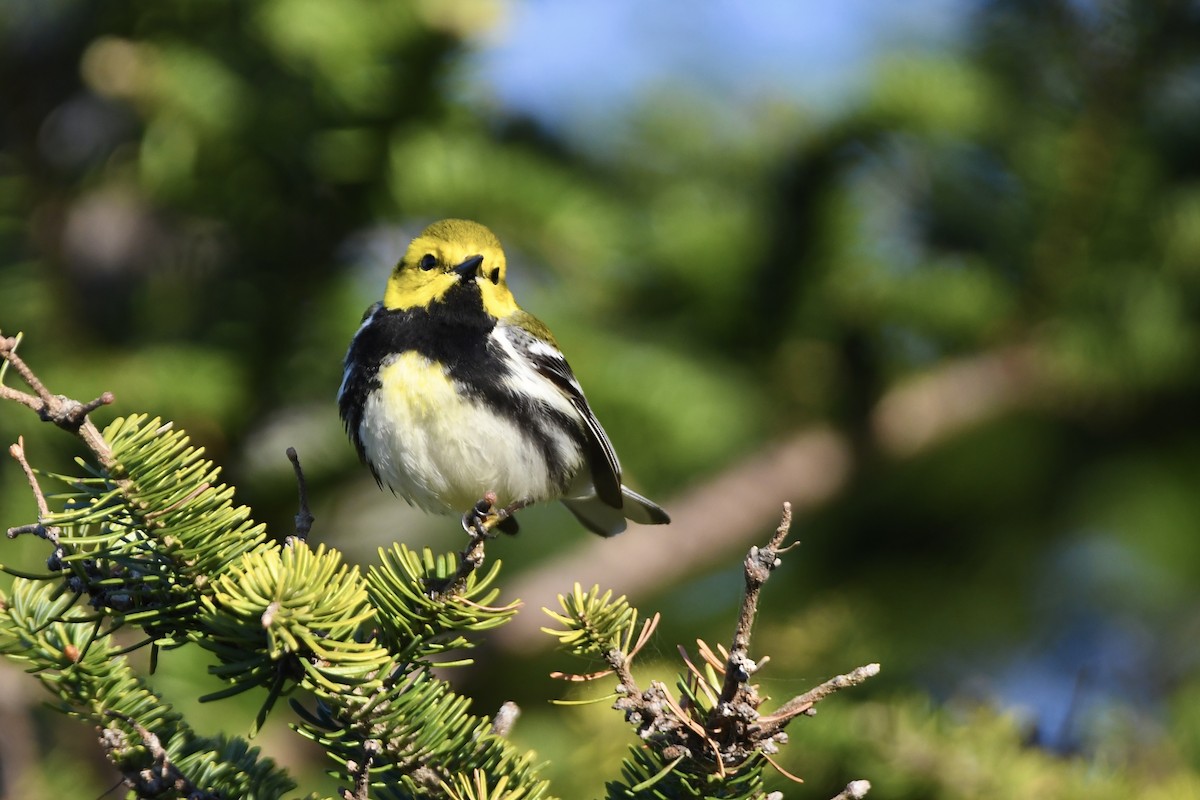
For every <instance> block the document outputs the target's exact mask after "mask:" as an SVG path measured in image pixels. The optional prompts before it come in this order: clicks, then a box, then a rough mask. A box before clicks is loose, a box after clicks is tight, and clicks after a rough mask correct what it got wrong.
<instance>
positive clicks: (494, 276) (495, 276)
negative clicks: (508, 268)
mask: <svg viewBox="0 0 1200 800" xmlns="http://www.w3.org/2000/svg"><path fill="white" fill-rule="evenodd" d="M488 278H490V279H491V281H492V283H499V282H500V268H499V267H496V268H495V269H493V270H492V271H491V273H490V274H489V275H488Z"/></svg>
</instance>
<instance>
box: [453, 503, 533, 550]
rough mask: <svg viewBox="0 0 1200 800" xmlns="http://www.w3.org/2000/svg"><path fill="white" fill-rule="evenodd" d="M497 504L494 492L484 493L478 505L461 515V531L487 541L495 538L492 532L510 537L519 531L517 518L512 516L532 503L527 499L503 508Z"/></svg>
mask: <svg viewBox="0 0 1200 800" xmlns="http://www.w3.org/2000/svg"><path fill="white" fill-rule="evenodd" d="M497 502H498V500H497V498H496V493H495V492H488V493H486V494H485V495H484V496H483V498H482V499H481V500H480V501H479V502H478V503H476V504H475V505H474V506H472V507H471V510H470V511H468V512H467V513H466V514H463V518H462V526H463V530H465V531H466V532H467V533H468V534H470V535H471V536H481V537H484V538H488V539H490V538H493V537H494V536H495V534H494V533H492V531H493V530H498V531H500V532H501V533H507V534H509V535H510V536H512V535H515V534H516V533H517V532H518V531H520V526H519V525H517V518H516V517H515V516H514V514H516V513H517V512H518V511H520V510H521V509H522V508H525V506H527V505H529V504H530V503H532V502H533V501H532V500H531V499H529V498H523V499H521V500H517V501H515V502H513V503H510V504H508V505H507V506H505V507H504V508H497V507H496V503H497Z"/></svg>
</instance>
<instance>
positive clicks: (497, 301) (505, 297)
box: [479, 279, 517, 319]
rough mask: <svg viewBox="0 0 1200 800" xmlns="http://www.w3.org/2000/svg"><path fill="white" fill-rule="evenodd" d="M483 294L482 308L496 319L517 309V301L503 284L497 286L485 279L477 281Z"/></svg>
mask: <svg viewBox="0 0 1200 800" xmlns="http://www.w3.org/2000/svg"><path fill="white" fill-rule="evenodd" d="M479 283H480V287H479V289H480V293H481V294H482V295H483V310H484V311H486V312H487V313H488V314H490V315H491V316H493V317H495V318H496V319H504V318H506V317H508V316H509V315H511V314H513V313H515V312H516V310H517V301H516V300H515V299H514V298H513V296H512V292H510V291H509V290H508V287H507V286H504V285H503V284H501V285H499V286H497V285H496V284H494V283H492V282H491V281H489V280H487V279H483V280H480V281H479Z"/></svg>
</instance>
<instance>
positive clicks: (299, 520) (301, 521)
mask: <svg viewBox="0 0 1200 800" xmlns="http://www.w3.org/2000/svg"><path fill="white" fill-rule="evenodd" d="M287 457H288V461H291V462H292V469H293V470H295V472H296V487H297V489H298V491H299V492H300V510H299V511H297V512H296V533H295V534H294V535H293V536H289V537H288V538H287V540H288V543H289V544H290V543H292V542H293V541H297V540H298V541H301V542H303V541H307V540H308V534H309V532H310V531H311V530H312V526H313V522H314V521H315V520H316V518H315V517H314V516H313V515H312V512H311V511H310V510H309V507H308V481H306V480H305V479H304V470H303V469H301V468H300V455H299V454H298V453H297V452H296V448H294V447H289V448H288V449H287Z"/></svg>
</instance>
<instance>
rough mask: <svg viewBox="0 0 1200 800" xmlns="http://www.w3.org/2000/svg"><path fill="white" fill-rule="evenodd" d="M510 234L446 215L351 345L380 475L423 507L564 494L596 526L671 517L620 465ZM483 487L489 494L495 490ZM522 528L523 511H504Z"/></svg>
mask: <svg viewBox="0 0 1200 800" xmlns="http://www.w3.org/2000/svg"><path fill="white" fill-rule="evenodd" d="M506 276H507V262H506V259H505V255H504V250H503V249H502V247H501V245H500V240H499V239H498V238H497V237H496V235H495V234H494V233H492V231H491V230H489V229H488V228H486V227H485V226H483V225H481V224H479V223H477V222H473V221H470V220H464V219H445V220H441V221H439V222H434V223H433V224H431V225H429V226H428V227H427V228H425V229H424V230H423V231H422V232H421V233H420V234H419V235H418V236H417V237H416V238H414V239H413V240H412V242H411V243H410V244H409V246H408V248H407V250H406V251H405V253H404V255H403V257H402V258H401V259H400V261H399V263H398V264H397V265H396V266H395V268H394V269H393V270H392V272H391V274H390V276H389V277H388V281H387V287H386V290H385V291H384V295H383V300H382V301H379V302H376V303H374V304H373V305H372V306H371V307H370V308H368V309H367V311H366V313H365V314H364V315H363V318H362V321H361V323H360V325H359V328H358V330H357V332H356V333H355V334H354V337H353V339H352V340H351V342H350V347H349V349H348V350H347V352H346V358H345V364H344V371H343V374H342V383H341V386H340V387H339V389H338V410H339V413H340V416H341V418H342V422H343V424H344V425H345V428H346V432H347V434H348V435H349V437H350V440H351V441H352V442H353V444H354V448H355V450H357V452H358V456H359V459H360V460H361V461H362V462H363V463H364V464H366V466H367V467H368V468H369V469H370V471H371V474H372V475H373V476H374V477H375V481H376V483H377V484H378V485H379V486H380V487H381V488H383V487H385V486H386V487H387V488H389V489H390V490H391V491H392V492H393V493H394V494H396V495H398V496H400V497H402V498H404V499H405V500H407V501H408V502H409V503H410V504H411V505H414V506H416V507H418V508H420V509H422V510H424V511H426V512H430V513H437V514H456V513H461V514H463V525H464V527H466V528H468V529H470V525H471V524H472V523H471V519H472V517H471V515H472V514H473V513H474V514H477V515H480V514H483V512H484V509H485V508H487V507H488V506H494V507H495V508H500V509H505V510H506V511H507V510H516V509H518V508H522V507H524V506H526V505H529V504H532V503H541V502H547V501H553V500H559V501H561V502H562V503H563V505H565V506H566V507H567V509H568V510H570V512H571V513H572V514H574V515H575V518H576V519H578V520H579V522H580V523H581V524H582V525H583V526H584V527H585V528H587V529H588V530H589V531H592V532H593V533H597V534H599V535H601V536H606V537H607V536H615V535H616V534H618V533H621V532H622V531H624V530H625V528H626V521H627V520H631V521H633V522H637V523H640V524H643V525H661V524H666V523H668V522H670V517H669V516H668V515H667V512H666V511H664V510H663V509H662V508H661V507H659V506H658V505H657V504H655V503H654V502H652V501H651V500H649V499H647V498H645V497H643V496H642V495H640V494H638V493H637V492H635V491H633V490H632V489H630V488H629V487H627V486H625V485H624V484H623V483H622V482H621V465H620V462H619V461H618V460H617V454H616V451H615V450H614V449H613V446H612V444H611V442H610V441H609V439H608V435H607V434H606V433H605V432H604V428H603V427H601V425H600V422H599V420H597V419H596V415H595V414H594V413H593V412H592V409H591V406H590V405H588V401H587V398H586V397H585V396H584V394H583V389H582V388H581V387H580V385H579V381H578V380H577V379H576V377H575V374H574V372H572V370H571V367H570V366H569V365H568V364H567V360H566V358H565V357H564V356H563V353H562V351H561V350H560V349H559V346H558V344H557V342H556V341H555V339H554V336H553V335H552V334H551V333H550V330H549V329H548V328H547V327H546V326H545V325H544V324H543V323H542V322H540V321H539V320H538V319H537V318H536V317H534V316H533V315H532V314H530V313H528V312H527V311H524V310H523V309H522V308H520V307H519V306H518V305H517V301H516V299H515V298H514V297H513V294H512V292H511V291H510V290H509V288H508V284H507V282H506ZM485 498H486V499H485ZM493 523H495V524H498V527H499V528H500V530H502V531H504V532H507V533H515V532H516V530H517V526H516V519H515V517H512V516H510V515H509V514H507V513H505V514H500V515H499V519H498V520H497V519H496V517H493Z"/></svg>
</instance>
